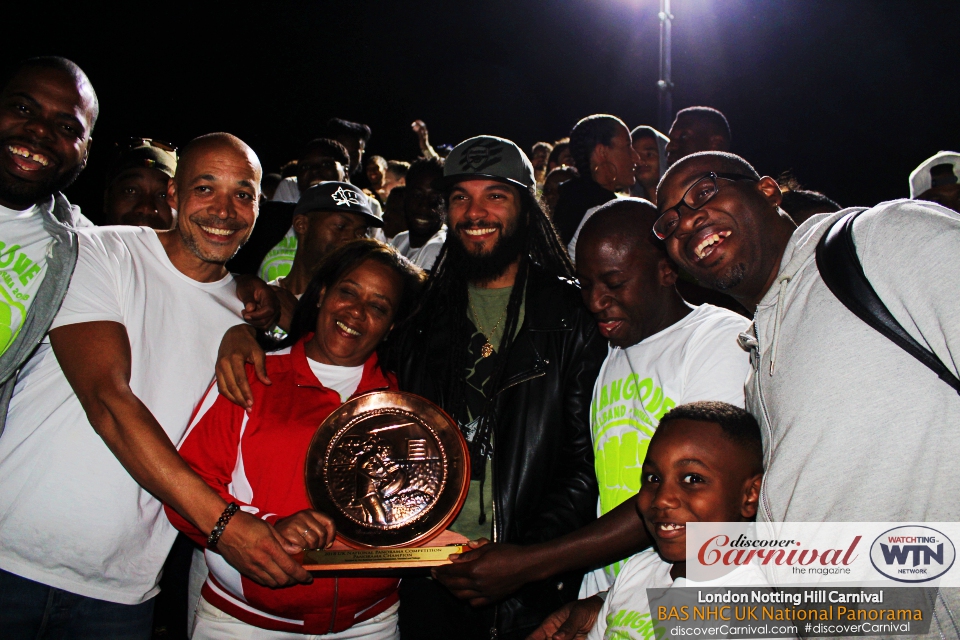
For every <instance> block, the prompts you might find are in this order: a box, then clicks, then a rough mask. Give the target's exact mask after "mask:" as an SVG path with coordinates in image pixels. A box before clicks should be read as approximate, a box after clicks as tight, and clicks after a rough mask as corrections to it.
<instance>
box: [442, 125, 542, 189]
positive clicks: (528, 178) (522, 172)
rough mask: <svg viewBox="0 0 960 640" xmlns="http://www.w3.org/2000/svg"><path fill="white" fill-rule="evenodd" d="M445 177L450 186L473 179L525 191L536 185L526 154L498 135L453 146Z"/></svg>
mask: <svg viewBox="0 0 960 640" xmlns="http://www.w3.org/2000/svg"><path fill="white" fill-rule="evenodd" d="M443 178H444V180H445V181H446V183H447V186H450V185H452V184H454V183H456V182H460V181H461V180H468V179H470V178H488V179H490V180H500V181H503V182H509V183H511V184H514V185H516V186H518V187H521V188H523V189H530V188H531V187H533V185H534V184H536V182H535V180H534V177H533V165H532V164H531V163H530V159H529V158H528V157H527V154H525V153H524V152H523V150H522V149H521V148H520V147H518V146H517V145H516V144H514V143H513V142H511V141H509V140H507V139H506V138H498V137H496V136H477V137H475V138H470V139H469V140H464V141H463V142H461V143H460V144H458V145H457V146H456V147H454V148H453V151H451V152H450V155H449V156H447V159H446V160H445V161H444V163H443Z"/></svg>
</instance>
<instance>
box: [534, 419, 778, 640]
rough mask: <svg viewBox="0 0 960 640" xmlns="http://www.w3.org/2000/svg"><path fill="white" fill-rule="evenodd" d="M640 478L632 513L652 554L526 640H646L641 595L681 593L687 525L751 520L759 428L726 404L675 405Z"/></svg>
mask: <svg viewBox="0 0 960 640" xmlns="http://www.w3.org/2000/svg"><path fill="white" fill-rule="evenodd" d="M642 474H643V475H642V484H641V488H640V493H639V494H638V495H637V502H636V505H637V511H638V512H639V513H640V517H641V519H642V520H643V524H644V526H645V527H646V529H647V531H648V532H649V534H650V537H651V538H652V539H653V543H654V545H655V547H654V548H650V549H647V550H646V551H642V552H640V553H638V554H636V555H635V556H633V557H632V558H630V560H629V561H627V563H626V564H625V565H624V567H623V569H621V571H620V573H619V575H618V576H617V579H616V581H615V582H614V583H613V586H612V587H611V588H610V591H609V592H607V594H606V598H605V599H602V598H601V596H599V595H598V596H593V597H592V598H587V599H585V600H580V601H578V602H577V603H575V604H574V605H573V607H572V609H571V610H568V611H569V616H567V615H565V614H566V613H567V612H565V611H564V610H563V609H561V610H560V611H558V612H556V613H555V614H553V615H552V616H550V618H548V619H547V620H546V621H545V622H544V624H543V625H542V626H541V627H540V628H539V629H538V630H537V631H536V632H535V633H534V634H533V635H532V636H531V638H551V639H553V640H560V639H561V638H583V637H584V634H587V635H586V638H587V640H601V639H604V638H605V639H607V640H612V639H618V640H619V639H627V638H646V637H648V636H649V634H650V630H651V628H650V626H649V625H643V624H641V625H639V626H638V625H637V624H636V622H637V620H638V619H642V620H648V621H649V620H650V607H649V603H648V601H647V589H650V588H666V587H671V586H678V587H679V586H687V581H686V578H685V574H686V525H687V523H688V522H746V521H750V520H752V519H753V518H754V516H756V513H757V502H758V499H759V496H760V482H761V480H762V479H763V448H762V445H761V442H760V428H759V426H758V425H757V421H756V420H755V419H754V418H753V416H751V415H750V414H749V413H747V412H746V411H744V410H743V409H740V408H738V407H735V406H733V405H731V404H727V403H725V402H692V403H689V404H683V405H680V406H678V407H675V408H674V409H672V410H671V411H670V412H669V413H667V414H666V415H664V416H663V418H661V420H660V425H659V427H658V428H657V430H656V432H655V433H654V435H653V438H652V439H651V440H650V446H649V448H648V449H647V457H646V459H645V460H644V462H643V471H642ZM728 578H729V576H728ZM734 580H736V579H735V578H734ZM726 584H729V582H726ZM598 614H599V615H598ZM564 621H566V623H567V624H564V625H562V626H561V624H560V623H562V622H564ZM594 621H595V622H594ZM622 621H623V622H627V623H628V624H622ZM629 623H632V624H629ZM577 627H579V628H577ZM591 627H592V628H591ZM588 632H589V633H588Z"/></svg>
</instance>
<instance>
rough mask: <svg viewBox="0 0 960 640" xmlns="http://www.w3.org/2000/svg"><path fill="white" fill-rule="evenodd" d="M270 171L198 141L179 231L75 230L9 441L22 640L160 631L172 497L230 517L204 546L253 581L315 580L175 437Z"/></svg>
mask: <svg viewBox="0 0 960 640" xmlns="http://www.w3.org/2000/svg"><path fill="white" fill-rule="evenodd" d="M260 177H261V168H260V161H259V160H258V159H257V156H256V154H255V153H254V152H253V150H252V149H250V147H248V146H247V145H246V144H244V143H243V141H241V140H240V139H238V138H236V137H235V136H232V135H229V134H226V133H215V134H210V135H207V136H202V137H200V138H198V139H196V140H194V141H193V142H191V143H190V144H189V145H187V147H186V148H185V149H184V151H183V155H182V157H181V161H180V164H179V166H178V169H177V174H176V176H175V178H174V179H173V180H172V181H171V182H170V184H169V186H168V195H169V198H170V202H171V206H172V207H173V208H175V209H177V210H178V211H179V223H178V226H177V228H176V229H173V230H171V231H156V230H154V229H151V228H148V227H126V226H114V227H100V228H95V229H86V230H82V231H80V232H78V234H77V237H78V239H79V255H78V258H77V263H76V269H75V270H74V273H73V277H72V279H71V281H70V288H69V290H68V292H67V295H66V297H65V298H64V300H63V304H62V306H61V309H60V311H59V313H58V314H57V317H56V319H55V320H54V322H53V325H52V328H51V330H50V333H49V343H47V342H45V343H44V344H43V345H41V347H40V348H39V349H38V351H37V354H36V355H35V357H34V358H32V359H31V360H30V362H29V363H28V364H27V366H26V367H25V368H24V370H23V371H22V373H21V375H20V377H19V380H18V383H17V387H16V391H15V393H14V395H13V399H12V400H11V402H10V409H9V413H8V419H7V429H6V432H5V433H4V434H3V437H2V438H0V514H3V515H2V517H0V539H2V540H3V545H2V546H0V629H4V632H5V633H9V634H11V636H10V637H37V633H38V632H39V629H40V628H41V627H42V628H45V629H47V632H48V633H66V635H67V636H68V637H91V638H92V637H98V638H99V637H103V638H106V637H109V638H149V637H150V632H151V626H152V625H151V621H152V613H153V611H152V610H153V600H152V598H153V596H155V595H156V594H157V592H158V586H157V584H158V581H159V578H160V575H159V574H160V569H161V567H162V565H163V562H164V560H165V559H166V557H167V554H168V553H169V551H170V547H171V545H172V544H173V540H174V537H175V536H176V531H175V530H174V529H173V527H172V525H170V523H169V522H168V521H167V519H166V517H165V515H164V514H163V505H162V504H161V500H162V501H164V502H166V503H167V504H169V505H170V506H171V507H173V508H174V509H176V510H177V511H179V512H180V513H181V514H182V515H183V516H184V517H185V518H187V519H188V520H189V521H190V522H192V523H194V524H195V525H196V526H197V527H198V528H199V529H201V530H203V531H210V532H211V534H213V531H214V529H215V528H216V527H217V525H218V520H219V519H220V518H221V514H228V515H225V516H224V517H226V518H227V519H228V520H229V526H228V527H226V529H225V530H224V529H223V528H222V527H221V530H220V533H222V536H220V535H216V536H213V535H212V538H211V540H213V542H212V543H211V544H210V545H209V546H210V548H211V550H213V549H215V550H216V551H217V552H218V553H219V554H220V555H221V556H222V557H223V558H224V559H225V560H226V561H228V562H230V563H231V564H233V565H234V566H235V567H237V569H238V570H240V571H241V572H244V573H246V574H247V575H249V576H250V577H251V578H253V579H255V580H258V581H260V582H262V583H264V584H266V585H268V586H281V585H285V584H293V583H295V582H309V581H310V576H309V574H307V573H306V572H305V571H304V570H303V568H302V567H300V565H298V564H296V563H295V562H294V561H293V560H292V559H291V558H290V557H289V556H288V555H287V552H286V551H290V552H296V551H299V549H292V548H287V549H286V551H285V547H283V546H281V543H280V542H278V539H279V536H277V535H276V534H275V532H274V531H273V529H272V527H271V526H270V525H268V524H267V523H265V522H263V521H262V520H260V518H259V517H258V516H256V515H251V514H249V513H245V512H239V513H233V510H234V509H235V508H236V506H235V505H234V506H233V507H229V508H228V505H227V504H226V503H225V502H224V501H223V500H222V499H221V498H220V497H219V496H218V495H217V494H216V493H214V492H213V490H212V489H210V487H209V486H208V485H207V484H206V482H204V481H203V480H202V479H201V478H200V477H199V476H198V475H197V474H196V473H194V472H193V471H192V470H191V469H190V467H189V466H188V465H187V464H186V463H185V462H184V461H183V460H182V459H181V458H180V456H179V454H178V453H177V450H176V448H175V446H174V443H176V442H179V441H180V439H181V437H182V436H183V434H184V432H185V431H186V429H187V426H188V422H189V419H190V415H191V413H192V411H193V408H194V407H195V406H196V405H197V403H198V402H199V401H200V399H201V397H202V396H203V394H204V393H205V391H206V390H207V388H208V386H209V385H210V383H211V381H212V380H213V372H214V362H215V360H216V355H217V345H218V344H219V338H220V336H221V335H223V333H224V332H225V331H226V330H227V329H228V328H229V327H231V326H233V325H235V324H237V323H238V322H239V321H240V320H241V314H242V312H243V308H244V305H243V303H242V302H241V301H240V300H239V299H238V298H237V283H236V281H235V280H234V278H233V277H232V276H231V275H230V273H229V272H228V271H227V269H226V268H225V266H224V264H225V263H226V261H227V260H229V259H230V258H231V257H233V255H234V254H235V253H236V251H237V249H238V248H239V247H240V245H241V244H242V243H243V242H244V241H246V239H247V238H248V237H249V235H250V232H251V230H252V229H253V225H254V222H255V220H256V217H257V213H258V203H259V197H260ZM230 516H232V519H231V518H230ZM217 538H219V542H217ZM288 546H289V545H288ZM5 637H7V636H5Z"/></svg>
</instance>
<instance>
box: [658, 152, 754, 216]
mask: <svg viewBox="0 0 960 640" xmlns="http://www.w3.org/2000/svg"><path fill="white" fill-rule="evenodd" d="M711 171H712V172H714V173H717V174H719V173H733V174H738V175H742V176H744V177H745V178H753V179H754V180H759V179H760V174H759V173H757V170H756V169H754V168H753V165H752V164H750V163H749V162H747V161H746V160H744V159H743V158H741V157H740V156H738V155H736V154H733V153H727V152H725V151H703V152H700V153H694V154H692V155H689V156H686V157H685V158H682V159H681V160H678V161H677V163H676V164H673V165H671V166H670V168H669V169H667V172H666V173H664V174H663V177H662V178H660V184H659V185H657V193H661V191H660V189H661V187H663V186H664V185H666V184H667V183H672V182H675V181H676V179H677V178H680V177H688V176H690V175H693V174H700V175H706V174H708V173H710V172H711ZM658 204H659V207H660V210H661V211H663V210H664V209H666V208H667V207H668V206H670V207H673V206H675V205H676V204H677V203H676V202H670V204H669V205H668V204H667V201H666V200H664V199H663V198H660V199H659V203H658Z"/></svg>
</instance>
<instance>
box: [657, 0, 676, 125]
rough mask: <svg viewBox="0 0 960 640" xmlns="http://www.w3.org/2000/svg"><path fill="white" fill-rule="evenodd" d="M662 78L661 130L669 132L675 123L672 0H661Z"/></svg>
mask: <svg viewBox="0 0 960 640" xmlns="http://www.w3.org/2000/svg"><path fill="white" fill-rule="evenodd" d="M658 16H659V18H660V80H658V81H657V89H658V90H659V92H660V114H659V118H658V120H659V124H660V131H662V132H663V133H667V131H669V130H670V125H671V124H672V123H673V81H671V80H670V25H671V22H672V21H673V14H671V13H670V0H660V13H659V14H658Z"/></svg>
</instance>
